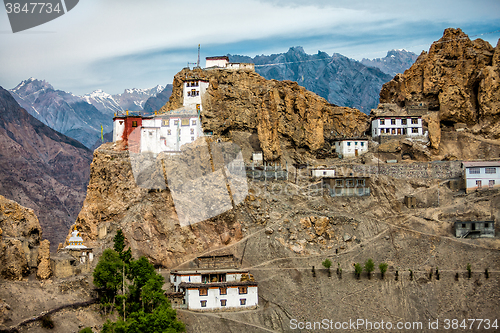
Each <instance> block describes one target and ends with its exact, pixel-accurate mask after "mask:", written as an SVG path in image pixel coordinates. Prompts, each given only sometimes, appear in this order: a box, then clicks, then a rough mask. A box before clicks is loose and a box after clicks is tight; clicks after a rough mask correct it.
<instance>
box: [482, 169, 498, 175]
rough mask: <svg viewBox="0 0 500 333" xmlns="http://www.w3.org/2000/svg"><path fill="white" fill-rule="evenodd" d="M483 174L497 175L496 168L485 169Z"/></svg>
mask: <svg viewBox="0 0 500 333" xmlns="http://www.w3.org/2000/svg"><path fill="white" fill-rule="evenodd" d="M484 172H485V173H489V174H492V173H497V168H485V169H484Z"/></svg>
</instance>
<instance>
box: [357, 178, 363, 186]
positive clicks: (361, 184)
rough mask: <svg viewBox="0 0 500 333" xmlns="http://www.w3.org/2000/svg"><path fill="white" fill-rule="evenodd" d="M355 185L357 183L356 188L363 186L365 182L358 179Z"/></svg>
mask: <svg viewBox="0 0 500 333" xmlns="http://www.w3.org/2000/svg"><path fill="white" fill-rule="evenodd" d="M357 183H358V184H357V185H358V186H365V180H364V179H358V180H357Z"/></svg>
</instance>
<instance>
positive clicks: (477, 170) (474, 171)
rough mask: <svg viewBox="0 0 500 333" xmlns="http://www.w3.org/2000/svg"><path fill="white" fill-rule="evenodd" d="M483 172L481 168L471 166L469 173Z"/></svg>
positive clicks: (477, 173)
mask: <svg viewBox="0 0 500 333" xmlns="http://www.w3.org/2000/svg"><path fill="white" fill-rule="evenodd" d="M480 173H481V169H480V168H470V169H469V175H479V174H480Z"/></svg>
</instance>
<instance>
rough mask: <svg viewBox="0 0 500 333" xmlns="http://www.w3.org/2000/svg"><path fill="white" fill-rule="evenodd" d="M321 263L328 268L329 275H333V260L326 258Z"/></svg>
mask: <svg viewBox="0 0 500 333" xmlns="http://www.w3.org/2000/svg"><path fill="white" fill-rule="evenodd" d="M321 264H322V265H323V267H325V268H326V269H327V270H328V277H330V276H331V273H330V267H332V261H331V260H330V259H328V258H326V259H325V260H324V261H323V262H322V263H321Z"/></svg>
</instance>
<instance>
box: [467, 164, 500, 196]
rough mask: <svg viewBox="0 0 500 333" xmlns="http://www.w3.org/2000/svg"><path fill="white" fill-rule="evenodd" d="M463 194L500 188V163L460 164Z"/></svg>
mask: <svg viewBox="0 0 500 333" xmlns="http://www.w3.org/2000/svg"><path fill="white" fill-rule="evenodd" d="M462 172H463V173H462V175H463V180H464V187H465V192H466V193H470V192H473V191H481V190H487V189H495V188H500V161H484V162H462Z"/></svg>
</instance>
